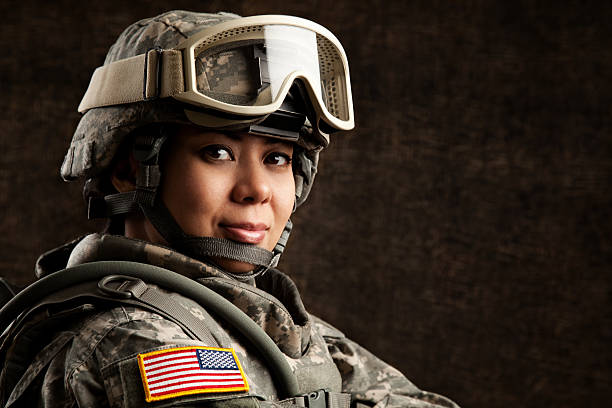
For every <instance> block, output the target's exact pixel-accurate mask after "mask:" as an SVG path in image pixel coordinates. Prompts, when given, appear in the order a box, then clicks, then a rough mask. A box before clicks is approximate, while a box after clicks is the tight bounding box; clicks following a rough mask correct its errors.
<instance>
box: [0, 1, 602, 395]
mask: <svg viewBox="0 0 612 408" xmlns="http://www.w3.org/2000/svg"><path fill="white" fill-rule="evenodd" d="M545 3H549V4H550V5H545ZM599 3H600V5H598V4H599ZM604 4H605V5H604ZM607 4H608V3H607V2H603V1H601V2H588V1H580V2H579V1H567V2H532V1H526V0H523V1H502V0H498V1H467V0H465V1H431V0H430V1H410V0H405V1H400V0H393V1H386V2H383V1H364V0H337V1H299V2H297V1H296V2H293V1H287V0H267V1H232V0H226V1H174V2H173V1H167V0H166V1H158V0H155V1H144V0H130V1H125V0H121V1H104V2H80V1H72V2H68V1H53V2H50V1H49V2H47V1H39V2H32V1H7V0H4V1H2V3H1V4H0V15H1V16H2V23H1V24H0V50H1V51H0V52H1V53H2V56H1V57H0V87H1V88H0V91H1V97H0V232H1V237H0V273H1V274H2V275H4V276H6V277H8V278H10V279H11V280H12V281H13V282H15V283H18V284H21V285H23V284H25V283H27V282H29V281H31V280H32V279H33V274H32V267H33V263H34V261H35V259H36V257H37V254H39V253H40V252H41V251H44V250H47V249H49V248H51V247H53V246H56V245H58V244H61V243H62V242H64V241H66V240H68V239H70V238H72V237H73V236H75V235H77V234H83V233H85V232H86V231H92V230H95V229H96V228H97V227H98V225H96V224H94V223H90V222H87V221H86V220H85V207H84V205H83V203H82V202H81V199H80V185H79V184H78V183H77V184H72V185H65V184H64V183H62V182H61V180H60V178H59V176H58V170H57V169H58V167H59V165H60V163H61V161H62V157H63V153H64V150H65V148H66V146H67V145H68V143H69V140H70V137H71V135H72V131H73V129H74V127H75V125H76V123H77V121H78V118H79V115H78V114H77V113H76V106H77V105H78V102H79V100H80V98H81V96H82V94H83V92H84V90H85V89H86V87H87V84H88V81H89V78H90V75H91V73H92V72H93V70H94V68H96V67H97V66H98V65H100V64H101V63H102V61H103V57H104V54H105V52H106V50H107V48H108V47H109V45H110V44H111V43H112V42H113V41H114V38H115V37H116V36H117V35H118V34H119V32H120V31H121V30H122V29H123V28H124V27H125V26H127V25H128V24H130V23H132V22H133V21H135V20H138V19H140V18H144V17H149V16H152V15H155V14H158V13H160V12H162V11H166V10H168V9H171V8H185V9H195V10H201V11H216V10H228V11H234V12H237V13H241V14H244V15H249V14H263V13H284V14H294V15H298V16H303V17H306V18H310V19H313V20H316V21H318V22H319V23H321V24H323V25H325V26H327V27H328V28H330V29H331V30H332V31H333V32H334V33H336V34H337V36H338V37H339V38H340V39H341V41H342V42H343V43H344V45H345V48H346V51H347V54H348V56H349V59H350V61H351V68H352V82H353V88H354V97H355V109H356V117H357V128H356V129H355V131H353V132H350V133H348V134H345V135H340V136H338V137H337V138H335V140H334V141H333V144H332V146H331V147H330V148H329V150H328V151H326V152H325V154H324V155H323V162H322V164H321V168H320V174H319V177H318V182H317V185H316V186H315V189H314V191H313V193H312V196H311V198H310V200H309V202H308V203H307V204H306V205H305V206H304V207H303V208H301V209H300V211H299V212H298V214H297V215H296V217H295V219H294V221H295V224H296V228H295V233H294V235H293V236H292V238H291V241H290V244H289V249H288V251H287V253H286V255H285V257H284V259H283V261H282V267H283V269H284V270H286V271H288V272H289V273H291V274H292V275H293V276H294V277H295V279H296V281H297V282H298V284H299V286H300V288H301V290H302V291H303V293H304V298H305V303H306V304H307V306H308V307H309V308H310V309H311V310H312V311H313V312H314V313H317V314H319V315H321V316H323V317H324V318H326V319H327V320H330V321H331V322H334V323H335V324H336V325H338V327H340V328H341V329H342V330H344V331H346V332H347V333H349V334H350V335H351V336H352V337H353V338H354V339H356V340H357V341H359V342H361V343H363V344H364V345H366V346H367V347H368V348H370V349H371V350H373V351H374V352H375V353H376V354H378V355H380V356H382V357H383V358H384V359H386V360H388V361H389V362H391V363H393V364H394V365H396V366H397V367H399V368H400V369H401V370H402V371H404V372H405V373H406V374H407V375H408V377H409V378H411V379H413V380H414V381H415V382H416V383H417V384H418V385H419V386H421V387H422V388H425V389H430V390H434V391H438V392H440V393H443V394H446V395H448V396H449V397H452V398H453V399H455V400H456V401H457V402H459V403H460V404H462V405H463V406H464V407H511V406H521V407H544V406H547V407H549V406H555V407H576V406H580V407H591V406H593V407H594V406H608V405H609V404H610V402H606V401H607V400H608V398H609V396H610V394H611V391H612V378H611V370H612V352H611V347H610V346H611V340H612V282H611V279H610V266H611V265H612V259H611V258H612V244H611V240H610V237H611V232H612V224H611V221H610V216H611V215H612V209H611V208H612V207H611V204H612V193H611V191H610V181H611V174H612V136H611V134H610V131H611V130H612V126H611V120H612V119H611V116H610V114H611V108H610V106H611V102H612V101H611V99H612V97H611V91H612V86H611V85H612V84H611V82H610V79H611V72H612V55H611V54H612V47H611V46H612V35H611V34H612V32H611V31H612V30H611V29H610V21H612V13H611V7H610V6H609V5H607Z"/></svg>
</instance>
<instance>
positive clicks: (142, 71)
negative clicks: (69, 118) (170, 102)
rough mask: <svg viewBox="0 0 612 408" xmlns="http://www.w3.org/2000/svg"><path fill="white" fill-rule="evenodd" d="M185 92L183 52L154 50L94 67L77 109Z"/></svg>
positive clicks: (82, 110) (81, 109)
mask: <svg viewBox="0 0 612 408" xmlns="http://www.w3.org/2000/svg"><path fill="white" fill-rule="evenodd" d="M184 89H185V84H184V79H183V60H182V53H181V52H180V51H178V50H159V49H153V50H150V51H148V52H146V53H144V54H140V55H136V56H134V57H131V58H126V59H123V60H119V61H115V62H112V63H110V64H107V65H103V66H101V67H99V68H97V69H96V70H95V72H94V74H93V76H92V77H91V81H90V82H89V87H88V88H87V91H86V92H85V95H84V96H83V99H82V100H81V103H80V104H79V109H78V110H79V112H81V113H83V112H85V111H87V110H88V109H91V108H97V107H100V106H110V105H120V104H124V103H131V102H140V101H145V100H148V99H151V98H155V97H160V98H163V97H167V96H173V95H176V94H177V93H179V92H183V91H184Z"/></svg>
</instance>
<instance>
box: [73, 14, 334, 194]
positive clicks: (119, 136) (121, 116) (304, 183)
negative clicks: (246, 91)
mask: <svg viewBox="0 0 612 408" xmlns="http://www.w3.org/2000/svg"><path fill="white" fill-rule="evenodd" d="M236 18H240V16H238V15H236V14H232V13H224V12H220V13H215V14H211V13H195V12H190V11H182V10H174V11H169V12H166V13H164V14H161V15H159V16H156V17H153V18H148V19H143V20H140V21H138V22H136V23H134V24H132V25H130V26H129V27H128V28H126V29H125V30H124V31H123V33H121V35H120V36H119V38H118V39H117V41H116V42H115V43H114V44H113V45H112V46H111V48H110V50H109V52H108V54H107V56H106V59H105V61H104V64H105V65H106V64H109V63H111V62H114V61H118V60H121V59H125V58H129V57H133V56H135V55H139V54H143V53H145V52H147V51H148V50H150V49H152V48H155V47H160V48H162V49H169V48H173V47H175V46H177V45H178V44H179V43H180V42H181V41H182V40H184V39H185V38H188V37H189V36H191V35H193V34H195V33H197V32H198V31H200V30H202V29H204V28H206V27H209V26H212V25H215V24H219V23H221V22H224V21H227V20H230V19H236ZM184 108H185V105H183V104H181V103H180V102H178V101H176V100H174V99H171V98H164V99H157V100H153V101H147V102H136V103H129V104H123V105H114V106H106V107H98V108H94V109H91V110H89V111H87V112H86V113H85V114H84V115H83V117H82V118H81V120H80V122H79V124H78V126H77V129H76V131H75V133H74V136H73V138H72V142H71V144H70V147H69V149H68V152H67V153H66V156H65V158H64V162H63V164H62V167H61V176H62V178H63V179H64V180H66V181H70V180H74V179H77V178H80V177H85V178H93V177H96V176H98V175H100V174H101V173H102V172H104V170H106V169H108V168H109V166H110V165H111V163H112V160H113V158H114V156H115V154H116V153H117V151H118V149H119V146H121V144H122V143H123V141H124V140H125V139H126V136H128V135H129V134H130V133H131V132H132V131H134V130H135V129H137V128H139V127H142V126H145V125H147V124H151V123H175V124H185V125H191V124H193V123H192V122H191V121H190V120H189V119H188V118H187V116H186V115H185V110H184ZM307 125H308V123H307ZM300 134H301V137H300V141H299V142H298V144H299V145H300V146H301V147H302V149H299V150H298V152H297V153H296V155H295V156H297V157H294V159H295V161H296V163H295V164H296V167H294V170H295V172H294V177H295V181H296V204H297V205H300V204H302V203H303V202H304V201H305V200H306V197H307V196H308V193H309V192H310V188H311V186H312V182H313V180H314V176H315V174H316V169H317V163H318V155H319V151H320V150H321V149H322V148H323V147H325V143H321V142H320V141H314V140H312V138H311V137H309V136H311V135H312V128H310V127H307V126H305V127H304V128H303V129H302V131H301V132H300Z"/></svg>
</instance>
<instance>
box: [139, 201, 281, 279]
mask: <svg viewBox="0 0 612 408" xmlns="http://www.w3.org/2000/svg"><path fill="white" fill-rule="evenodd" d="M140 208H141V210H142V212H143V213H144V215H145V217H147V219H148V220H149V221H151V224H153V226H154V227H155V228H156V229H157V231H158V232H159V233H160V234H161V236H162V237H164V239H165V240H166V241H168V242H169V243H170V244H171V245H172V247H173V248H175V249H177V250H178V251H180V252H182V253H184V254H185V255H188V256H191V257H192V258H196V259H197V258H200V257H206V258H210V257H219V258H227V259H233V260H235V261H240V262H246V263H250V264H253V265H256V266H261V267H265V268H266V269H268V268H271V267H274V266H276V264H277V263H278V258H279V256H275V255H274V253H272V252H270V251H268V250H266V249H264V248H260V247H257V246H255V245H252V244H243V243H240V242H235V241H230V240H228V239H223V238H214V237H196V236H193V235H188V234H186V233H185V232H184V231H183V230H182V229H181V227H180V226H179V225H178V223H177V222H176V220H175V219H174V217H173V216H172V214H170V211H169V210H168V208H167V207H166V206H165V205H164V203H163V202H162V201H161V200H155V204H154V205H153V206H152V207H149V206H145V205H141V206H140Z"/></svg>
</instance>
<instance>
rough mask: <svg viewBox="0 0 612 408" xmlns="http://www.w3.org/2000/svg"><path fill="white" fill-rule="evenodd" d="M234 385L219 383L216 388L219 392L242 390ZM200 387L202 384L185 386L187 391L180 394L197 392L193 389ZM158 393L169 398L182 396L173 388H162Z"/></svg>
mask: <svg viewBox="0 0 612 408" xmlns="http://www.w3.org/2000/svg"><path fill="white" fill-rule="evenodd" d="M234 387H236V386H235V385H218V386H216V388H218V389H219V390H220V391H217V392H229V391H240V390H238V389H236V388H234ZM200 389H201V387H200V386H193V387H185V388H183V389H182V391H187V393H185V394H180V395H188V394H196V393H195V392H193V391H198V390H200ZM189 391H191V392H189ZM157 395H158V396H160V397H162V396H166V397H167V398H169V397H178V396H180V395H176V391H175V390H173V389H172V390H171V389H169V390H160V391H159V392H158V393H157ZM157 399H158V400H159V399H163V398H157Z"/></svg>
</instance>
